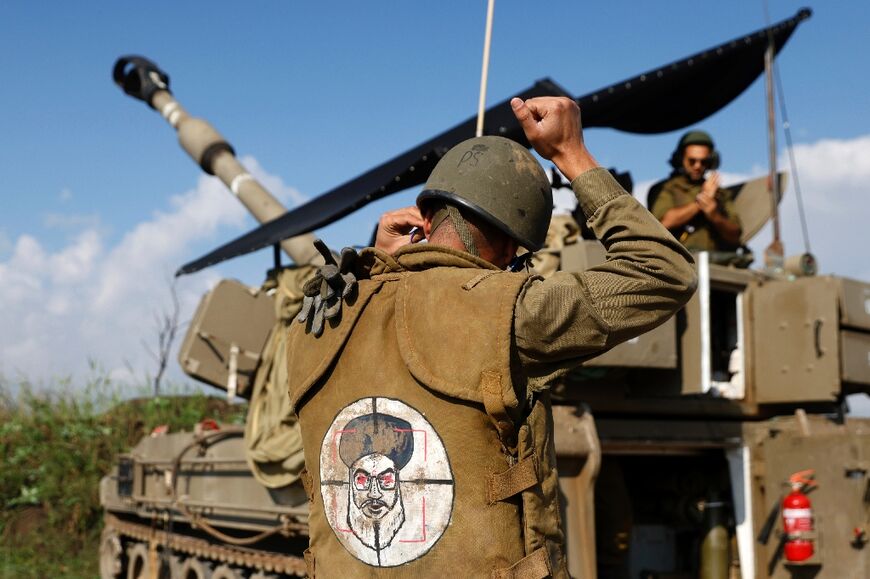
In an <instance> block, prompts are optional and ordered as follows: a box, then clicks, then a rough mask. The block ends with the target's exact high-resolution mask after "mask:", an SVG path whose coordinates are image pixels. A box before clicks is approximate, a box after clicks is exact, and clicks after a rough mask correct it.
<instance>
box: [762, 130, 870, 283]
mask: <svg viewBox="0 0 870 579" xmlns="http://www.w3.org/2000/svg"><path fill="white" fill-rule="evenodd" d="M794 155H795V161H796V164H797V170H798V178H799V180H800V186H801V190H802V194H803V200H804V209H805V211H806V218H807V223H808V230H809V238H810V247H811V249H812V252H813V254H815V256H816V257H817V259H818V261H819V267H820V271H821V272H823V273H834V274H837V275H842V276H847V277H854V278H858V279H862V280H866V281H870V258H868V255H867V250H868V248H870V227H868V226H867V224H868V223H870V203H867V202H866V195H867V191H868V187H867V184H868V183H870V135H866V136H862V137H857V138H854V139H825V140H822V141H818V142H816V143H812V144H801V145H796V146H795V148H794ZM779 166H780V167H781V168H782V169H784V170H790V166H789V164H788V157H787V156H786V155H781V156H780V159H779ZM794 183H795V179H794V175H791V176H790V179H789V187H788V189H787V191H786V196H785V198H784V199H783V201H782V204H781V216H782V231H783V241H784V243H785V248H786V253H787V254H796V253H801V252H803V250H804V242H803V236H802V234H801V224H800V216H799V213H798V205H797V197H796V194H795V189H794ZM770 239H771V233H770V227H769V226H768V227H767V228H766V229H764V230H762V231H761V233H759V235H758V236H757V237H756V241H754V242H753V249H754V250H755V251H756V252H759V251H763V249H764V247H765V246H766V245H767V244H768V243H770Z"/></svg>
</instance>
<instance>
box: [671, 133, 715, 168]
mask: <svg viewBox="0 0 870 579" xmlns="http://www.w3.org/2000/svg"><path fill="white" fill-rule="evenodd" d="M689 145H704V146H706V147H710V167H709V168H710V169H713V170H715V169H718V168H719V164H720V162H721V158H720V157H719V151H717V150H716V145H715V144H714V143H713V137H711V136H710V133H707V132H705V131H689V132H687V133H684V134H683V136H682V137H680V140H679V142H678V143H677V148H676V149H674V152H673V153H671V158H670V159H669V160H668V162H669V163H670V165H671V167H673V168H674V169H676V170H680V169H682V168H683V151H685V150H686V147H688V146H689Z"/></svg>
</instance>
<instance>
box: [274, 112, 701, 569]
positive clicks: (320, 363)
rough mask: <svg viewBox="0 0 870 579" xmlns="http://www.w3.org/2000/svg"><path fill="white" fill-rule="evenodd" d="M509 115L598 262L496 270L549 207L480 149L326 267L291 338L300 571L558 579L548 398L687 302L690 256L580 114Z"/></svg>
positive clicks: (532, 241)
mask: <svg viewBox="0 0 870 579" xmlns="http://www.w3.org/2000/svg"><path fill="white" fill-rule="evenodd" d="M511 105H512V107H513V110H514V113H515V115H516V117H517V119H518V120H519V122H520V123H521V125H522V127H523V129H524V131H525V133H526V136H527V137H528V139H529V141H530V142H531V143H532V145H533V146H534V147H535V149H536V150H537V151H538V153H539V154H540V155H541V156H542V157H544V158H546V159H549V160H551V161H552V162H553V163H554V164H555V165H556V166H557V167H558V168H559V170H560V171H562V173H563V174H564V175H565V176H566V178H567V179H569V180H570V181H571V188H572V189H573V190H574V192H575V193H576V195H577V199H578V202H579V203H580V206H581V207H582V209H583V211H584V214H585V215H586V218H587V220H588V221H587V223H588V225H589V227H590V228H591V229H592V231H593V232H594V233H595V234H596V236H597V237H598V238H599V239H600V240H601V242H602V243H603V244H604V246H605V248H606V250H607V261H606V262H605V263H604V264H602V265H600V266H598V267H595V268H592V269H590V270H588V271H585V272H582V273H566V272H557V273H555V274H554V275H553V276H552V277H550V278H549V279H547V280H543V279H541V278H540V277H537V276H531V275H529V274H528V273H525V272H515V271H509V270H514V269H520V268H518V267H516V266H517V263H516V259H515V257H516V255H517V252H518V249H519V248H520V247H523V248H525V249H527V250H529V251H535V250H537V249H539V248H540V247H541V246H542V244H543V242H544V238H545V235H546V232H547V225H548V222H549V219H550V214H551V211H552V196H551V192H550V185H549V183H548V181H547V178H546V175H545V174H544V171H543V169H542V168H541V166H540V165H539V164H538V162H537V161H536V160H535V158H534V157H533V156H532V155H531V154H530V153H529V152H528V151H527V150H526V149H525V148H523V147H521V146H520V145H518V144H517V143H515V142H513V141H510V140H507V139H504V138H501V137H492V136H489V137H478V138H474V139H470V140H468V141H465V142H463V143H460V144H459V145H457V146H456V147H454V148H453V149H451V150H450V151H449V152H448V153H447V154H446V155H445V156H444V157H443V158H442V159H441V160H440V161H439V163H438V165H437V166H436V167H435V169H434V170H433V172H432V174H431V176H430V177H429V180H428V181H427V183H426V186H425V187H424V189H423V191H422V193H421V194H420V196H419V197H418V206H417V207H415V208H406V209H400V210H398V211H394V212H391V213H388V214H386V215H385V216H384V217H383V218H382V220H381V224H380V227H379V233H378V237H377V242H376V247H375V248H371V249H366V250H363V251H362V252H361V253H360V255H359V256H355V255H353V254H352V253H350V252H347V251H345V252H343V254H342V258H341V260H340V263H330V264H327V265H326V266H324V267H323V268H321V272H320V275H319V276H317V277H316V278H315V279H314V280H313V282H311V283H309V284H308V285H307V286H306V291H305V293H306V301H305V304H304V305H303V309H302V312H301V314H300V316H299V320H300V322H301V323H299V324H295V326H294V327H293V328H292V329H291V330H290V333H289V335H288V343H287V352H288V373H289V376H288V381H289V385H290V398H291V404H292V406H293V408H294V409H295V411H296V412H297V414H298V416H299V419H300V423H301V425H302V435H303V441H304V448H305V462H306V470H307V472H306V474H305V475H304V476H303V480H304V481H305V482H306V489H307V491H308V493H309V498H310V500H311V515H310V548H309V550H308V551H307V552H306V561H307V563H308V567H309V574H310V576H313V577H317V578H322V577H356V576H363V575H365V576H370V577H399V576H415V577H436V576H439V577H440V576H447V575H450V574H455V573H456V571H457V570H461V574H462V575H463V576H469V577H483V576H486V577H530V578H543V577H550V576H552V577H567V576H568V572H567V567H566V559H565V553H564V548H563V533H562V529H561V522H560V518H559V504H558V492H559V491H558V479H557V473H556V468H555V452H554V449H553V438H552V414H551V409H550V400H549V394H548V392H547V385H548V384H549V383H550V382H551V381H552V380H553V379H554V378H556V377H558V376H560V375H562V374H564V373H565V372H567V371H568V370H569V369H570V368H572V367H574V366H577V365H579V364H580V363H582V362H583V361H584V360H586V359H588V358H590V357H593V356H595V355H597V354H600V353H601V352H602V351H603V350H606V349H608V348H611V347H613V346H614V345H616V344H618V343H620V342H622V341H624V340H627V339H629V338H632V337H634V336H636V335H638V334H640V333H642V332H644V331H647V330H649V329H651V328H654V327H655V326H657V325H658V324H661V323H662V322H664V321H665V320H666V319H667V318H668V317H670V316H671V315H672V314H673V313H674V312H676V311H677V310H678V309H679V308H680V307H681V306H682V305H683V304H684V303H685V302H686V301H687V300H688V299H689V297H690V296H691V294H692V292H693V290H694V287H695V276H694V271H693V269H692V266H691V257H690V256H689V254H688V253H687V252H686V250H685V249H684V248H683V247H682V246H681V245H680V244H679V243H677V241H676V240H675V239H674V238H673V237H672V236H671V235H670V234H669V233H668V232H667V230H666V229H665V228H664V227H663V226H662V225H661V224H660V223H659V222H658V221H657V220H656V219H655V218H654V217H653V216H652V215H651V214H650V213H649V212H648V211H647V210H646V209H644V208H643V207H642V206H640V205H639V204H638V203H637V201H635V200H634V199H633V198H632V197H631V196H630V195H628V194H627V193H626V192H625V191H623V190H622V188H621V187H620V186H619V185H618V184H617V183H616V181H615V180H614V179H613V178H612V177H611V176H610V174H609V173H608V172H607V171H606V170H604V169H602V168H600V167H599V166H598V163H597V162H596V161H595V159H594V158H593V157H592V155H591V154H590V153H589V151H588V150H587V149H586V146H585V144H584V141H583V134H582V130H581V126H580V111H579V109H578V107H577V105H576V103H575V102H574V101H572V100H570V99H565V98H555V97H553V98H551V97H543V98H534V99H530V100H528V101H525V102H524V101H522V100H520V99H514V100H513V101H512V102H511ZM415 228H419V229H422V231H423V233H424V235H425V237H426V238H427V240H428V243H410V241H411V239H412V230H414V229H415ZM506 269H507V270H508V271H506Z"/></svg>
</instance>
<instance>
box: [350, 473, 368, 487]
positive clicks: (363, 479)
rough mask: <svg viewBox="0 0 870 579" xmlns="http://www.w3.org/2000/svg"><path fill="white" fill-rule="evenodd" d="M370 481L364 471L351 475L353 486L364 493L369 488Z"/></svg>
mask: <svg viewBox="0 0 870 579" xmlns="http://www.w3.org/2000/svg"><path fill="white" fill-rule="evenodd" d="M370 484H371V481H370V480H369V475H368V473H366V472H365V471H361V470H358V471H356V473H355V474H354V475H353V486H355V487H356V489H357V490H358V491H364V490H366V489H367V488H369V485H370Z"/></svg>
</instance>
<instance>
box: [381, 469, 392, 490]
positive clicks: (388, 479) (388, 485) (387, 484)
mask: <svg viewBox="0 0 870 579" xmlns="http://www.w3.org/2000/svg"><path fill="white" fill-rule="evenodd" d="M378 486H380V487H381V488H382V489H383V490H385V491H391V490H393V489H394V488H396V473H395V471H393V470H387V471H384V472H382V473H381V474H379V475H378Z"/></svg>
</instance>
